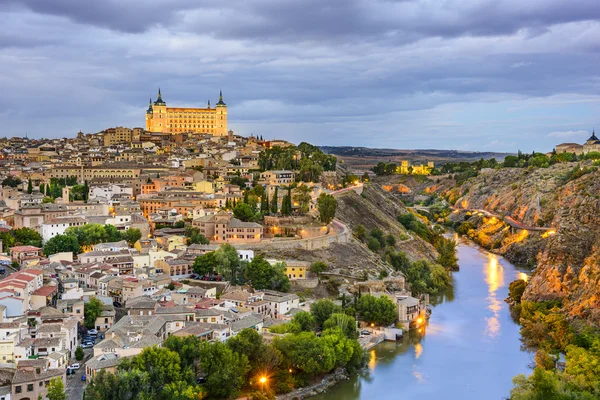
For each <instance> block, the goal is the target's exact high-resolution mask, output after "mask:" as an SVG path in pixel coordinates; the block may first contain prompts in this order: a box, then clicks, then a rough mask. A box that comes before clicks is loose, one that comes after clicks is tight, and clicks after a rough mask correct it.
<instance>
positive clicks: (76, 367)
mask: <svg viewBox="0 0 600 400" xmlns="http://www.w3.org/2000/svg"><path fill="white" fill-rule="evenodd" d="M80 367H81V365H79V363H74V364H71V365H69V368H71V369H79V368H80Z"/></svg>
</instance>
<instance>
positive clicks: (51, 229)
mask: <svg viewBox="0 0 600 400" xmlns="http://www.w3.org/2000/svg"><path fill="white" fill-rule="evenodd" d="M85 224H86V221H85V218H83V217H58V218H54V219H51V220H48V221H47V222H45V223H43V224H42V225H41V227H40V234H41V235H42V240H43V241H44V243H45V242H47V241H48V240H50V239H52V238H53V237H55V236H56V235H64V233H65V231H66V230H67V229H68V228H70V227H72V226H83V225H85Z"/></svg>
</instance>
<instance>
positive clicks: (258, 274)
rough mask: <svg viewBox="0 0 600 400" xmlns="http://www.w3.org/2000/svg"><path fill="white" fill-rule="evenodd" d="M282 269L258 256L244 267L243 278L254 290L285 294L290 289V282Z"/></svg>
mask: <svg viewBox="0 0 600 400" xmlns="http://www.w3.org/2000/svg"><path fill="white" fill-rule="evenodd" d="M284 268H285V267H284V266H283V265H281V264H275V265H271V264H270V263H269V262H268V261H267V260H265V259H264V258H263V257H262V256H258V257H255V258H254V259H253V260H252V261H251V262H250V263H249V264H248V265H247V266H246V270H245V276H246V279H247V280H248V281H249V282H250V283H251V284H252V287H253V288H254V289H258V290H262V289H272V290H279V291H282V292H287V291H288V290H289V289H290V280H289V278H288V277H287V275H286V274H285V272H284Z"/></svg>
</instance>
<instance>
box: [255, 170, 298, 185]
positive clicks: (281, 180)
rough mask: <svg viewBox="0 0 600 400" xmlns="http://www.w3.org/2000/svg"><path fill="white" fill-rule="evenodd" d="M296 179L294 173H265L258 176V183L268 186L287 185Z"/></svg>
mask: <svg viewBox="0 0 600 400" xmlns="http://www.w3.org/2000/svg"><path fill="white" fill-rule="evenodd" d="M295 179H296V174H295V173H294V171H265V172H263V173H262V174H260V181H259V183H261V184H263V185H270V186H281V185H289V184H291V183H293V182H294V180H295Z"/></svg>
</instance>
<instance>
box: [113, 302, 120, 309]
mask: <svg viewBox="0 0 600 400" xmlns="http://www.w3.org/2000/svg"><path fill="white" fill-rule="evenodd" d="M113 306H115V307H117V308H120V307H121V303H119V302H118V301H115V302H113Z"/></svg>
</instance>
